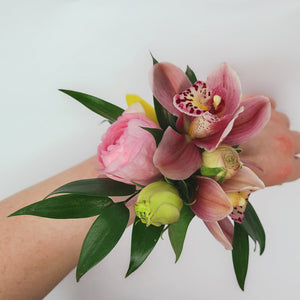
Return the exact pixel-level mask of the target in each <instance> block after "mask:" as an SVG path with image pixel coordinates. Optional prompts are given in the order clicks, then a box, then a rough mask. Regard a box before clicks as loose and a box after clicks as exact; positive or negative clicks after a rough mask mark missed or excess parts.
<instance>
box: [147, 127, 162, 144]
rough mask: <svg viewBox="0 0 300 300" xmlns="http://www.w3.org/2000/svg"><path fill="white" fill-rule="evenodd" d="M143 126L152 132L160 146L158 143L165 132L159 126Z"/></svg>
mask: <svg viewBox="0 0 300 300" xmlns="http://www.w3.org/2000/svg"><path fill="white" fill-rule="evenodd" d="M142 128H143V129H145V130H146V131H148V132H150V133H151V134H152V136H153V137H154V139H155V143H156V147H158V145H159V143H160V141H161V139H162V137H163V135H164V132H163V131H162V130H161V129H159V128H148V127H142Z"/></svg>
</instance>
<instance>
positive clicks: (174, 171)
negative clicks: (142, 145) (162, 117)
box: [153, 127, 201, 180]
mask: <svg viewBox="0 0 300 300" xmlns="http://www.w3.org/2000/svg"><path fill="white" fill-rule="evenodd" d="M153 162H154V165H155V166H156V167H157V168H158V169H159V170H160V172H161V173H162V174H163V175H164V176H166V177H168V178H170V179H174V180H183V179H187V178H189V177H190V176H191V175H192V174H193V173H195V172H196V171H197V170H198V169H199V168H200V165H201V153H200V150H199V149H198V148H197V147H196V146H195V145H194V144H193V143H191V142H190V141H189V140H188V139H187V137H186V136H185V135H183V134H179V133H178V132H176V131H175V130H174V129H172V128H171V127H168V128H167V129H166V131H165V133H164V135H163V138H162V140H161V142H160V143H159V145H158V148H157V150H156V151H155V153H154V157H153Z"/></svg>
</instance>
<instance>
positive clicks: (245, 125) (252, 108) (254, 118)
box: [224, 96, 271, 145]
mask: <svg viewBox="0 0 300 300" xmlns="http://www.w3.org/2000/svg"><path fill="white" fill-rule="evenodd" d="M241 105H242V106H243V107H244V112H242V113H241V114H240V115H239V116H238V118H237V119H236V121H235V122H234V125H233V128H232V130H231V132H230V133H229V135H228V136H227V138H226V139H225V141H224V143H226V144H229V145H238V144H241V143H244V142H246V141H248V140H249V139H250V138H251V137H253V136H254V135H256V134H257V133H258V132H259V131H260V130H261V129H262V128H263V127H264V126H265V125H266V124H267V122H268V121H269V119H270V115H271V104H270V101H269V98H267V97H265V96H255V97H252V98H250V99H247V100H246V101H244V102H242V104H241Z"/></svg>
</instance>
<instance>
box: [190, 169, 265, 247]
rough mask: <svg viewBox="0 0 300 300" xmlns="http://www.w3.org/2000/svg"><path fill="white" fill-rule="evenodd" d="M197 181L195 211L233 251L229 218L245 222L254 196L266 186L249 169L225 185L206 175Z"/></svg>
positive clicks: (225, 182)
mask: <svg viewBox="0 0 300 300" xmlns="http://www.w3.org/2000/svg"><path fill="white" fill-rule="evenodd" d="M196 181H197V185H198V189H197V191H196V193H195V195H194V200H193V201H195V203H194V204H193V205H192V206H191V209H192V211H193V212H194V213H195V214H196V215H197V216H198V217H199V218H201V219H202V220H203V221H204V223H205V225H206V226H207V228H208V229H209V231H210V232H211V233H212V234H213V235H214V237H215V238H216V239H217V240H218V241H219V242H220V243H222V244H223V245H224V247H225V248H226V249H232V245H231V242H232V236H233V225H232V223H231V222H230V221H229V219H228V217H229V216H230V217H231V219H232V220H234V221H235V222H238V223H241V222H242V221H243V220H244V213H245V209H246V206H247V202H248V198H249V195H250V193H251V192H253V191H256V190H258V189H262V188H264V183H263V182H262V181H261V180H260V179H259V178H258V177H257V175H256V174H255V173H254V172H253V171H251V170H250V169H249V168H247V167H243V168H241V169H240V170H239V171H238V172H237V173H236V174H235V175H234V176H233V177H231V178H230V179H228V180H225V181H224V182H223V183H221V184H219V183H217V182H216V181H215V180H213V179H211V178H208V177H204V176H197V177H196Z"/></svg>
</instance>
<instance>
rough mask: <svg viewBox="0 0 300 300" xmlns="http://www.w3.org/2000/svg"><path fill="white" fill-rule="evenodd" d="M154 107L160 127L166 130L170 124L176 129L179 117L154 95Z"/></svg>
mask: <svg viewBox="0 0 300 300" xmlns="http://www.w3.org/2000/svg"><path fill="white" fill-rule="evenodd" d="M153 103H154V109H155V112H156V117H157V120H158V123H159V125H160V127H161V128H162V129H163V130H166V129H167V128H168V127H169V126H171V127H172V128H173V129H174V130H177V129H176V121H177V117H176V116H174V115H172V114H171V113H169V112H168V111H167V110H166V109H165V108H164V107H163V106H162V105H161V104H160V103H159V102H158V101H157V99H156V98H155V97H154V96H153Z"/></svg>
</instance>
